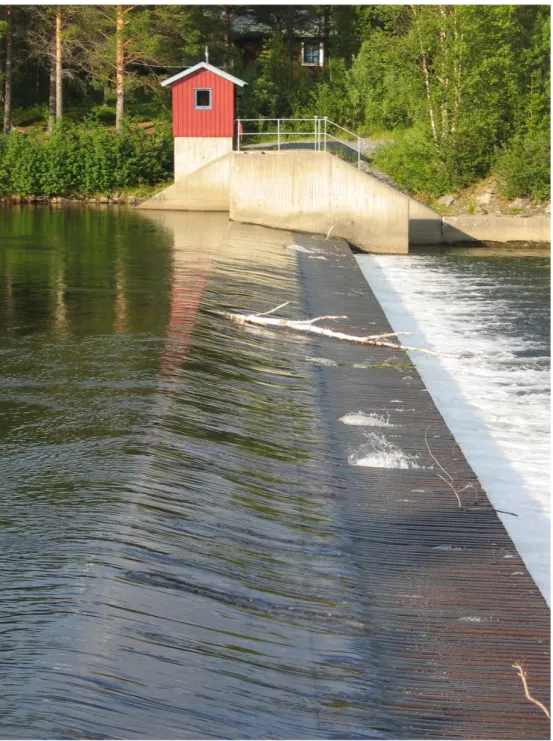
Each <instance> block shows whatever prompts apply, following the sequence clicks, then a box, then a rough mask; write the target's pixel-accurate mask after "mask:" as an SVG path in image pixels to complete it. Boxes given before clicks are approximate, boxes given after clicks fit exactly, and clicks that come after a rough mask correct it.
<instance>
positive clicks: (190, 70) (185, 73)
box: [161, 62, 248, 87]
mask: <svg viewBox="0 0 553 741" xmlns="http://www.w3.org/2000/svg"><path fill="white" fill-rule="evenodd" d="M200 69H207V70H209V71H210V72H213V74H215V75H219V77H224V79H225V80H228V81H229V82H232V83H234V84H235V85H239V86H240V87H244V85H247V84H248V83H247V82H244V80H239V79H238V77H234V76H233V75H229V73H228V72H223V70H222V69H219V68H218V67H214V66H213V65H212V64H209V63H208V62H199V63H198V64H195V65H194V66H193V67H188V68H187V69H183V71H182V72H179V73H178V74H176V75H173V77H169V78H168V79H167V80H163V82H162V83H161V86H162V87H166V86H167V85H172V84H173V83H174V82H178V81H179V80H182V79H183V78H184V77H188V75H192V74H193V73H194V72H197V71H198V70H200Z"/></svg>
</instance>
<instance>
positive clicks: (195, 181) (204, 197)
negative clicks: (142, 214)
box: [138, 154, 232, 212]
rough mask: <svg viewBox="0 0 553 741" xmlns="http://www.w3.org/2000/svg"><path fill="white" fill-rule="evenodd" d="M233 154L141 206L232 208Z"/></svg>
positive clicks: (203, 209) (145, 207)
mask: <svg viewBox="0 0 553 741" xmlns="http://www.w3.org/2000/svg"><path fill="white" fill-rule="evenodd" d="M231 163H232V155H229V154H226V155H224V156H223V157H220V158H219V159H217V160H214V161H213V162H210V163H209V164H208V165H205V166H204V167H201V168H200V169H199V170H196V172H193V173H191V174H190V175H187V176H185V177H183V178H181V179H180V180H179V181H178V182H176V183H175V184H174V185H170V186H169V187H168V188H165V190H163V191H162V192H161V193H158V194H157V195H155V196H153V197H152V198H149V199H148V200H147V201H144V203H141V204H140V206H138V208H140V209H144V210H154V209H155V210H162V211H226V212H228V211H229V182H230V166H231Z"/></svg>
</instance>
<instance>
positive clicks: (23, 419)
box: [0, 208, 545, 738]
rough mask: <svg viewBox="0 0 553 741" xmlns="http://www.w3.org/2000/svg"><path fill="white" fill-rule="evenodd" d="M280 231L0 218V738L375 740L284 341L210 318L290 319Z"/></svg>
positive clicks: (357, 643) (314, 427)
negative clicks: (285, 312) (252, 314)
mask: <svg viewBox="0 0 553 741" xmlns="http://www.w3.org/2000/svg"><path fill="white" fill-rule="evenodd" d="M289 239H290V235H288V234H286V232H282V231H275V230H271V229H264V228H261V227H255V226H246V225H239V224H232V223H230V222H228V220H227V218H226V216H225V215H222V214H211V215H206V214H182V213H181V214H178V213H165V214H164V213H156V214H155V215H154V216H152V217H147V216H144V215H141V214H138V213H133V212H126V211H125V210H120V211H109V210H105V211H102V210H94V209H87V210H85V211H81V210H78V209H68V210H51V209H44V210H42V209H33V208H21V209H6V210H4V211H2V212H0V306H1V312H0V360H1V363H0V391H1V394H0V440H1V445H0V467H1V470H2V483H3V486H2V493H3V496H2V499H1V501H0V534H1V538H0V561H1V565H2V586H3V610H2V613H1V615H0V630H1V633H2V643H1V645H2V653H1V666H0V675H1V683H2V684H1V686H2V699H1V700H0V709H1V710H0V736H2V737H3V738H46V737H48V738H52V737H55V738H90V737H92V738H380V737H386V738H393V737H394V734H395V729H394V728H393V727H392V726H391V725H390V723H389V722H387V721H386V712H387V711H386V701H385V700H381V701H380V704H381V705H382V707H383V712H381V713H378V712H375V706H378V704H379V702H378V701H377V702H373V701H372V700H374V698H375V697H376V698H378V696H379V694H380V693H381V692H383V688H382V686H381V680H378V679H377V678H376V675H377V672H378V659H377V658H376V657H372V655H371V642H370V641H371V639H370V629H369V627H368V626H367V625H365V624H364V623H363V619H364V617H363V613H362V612H359V611H358V607H357V605H358V603H359V600H358V599H357V596H356V593H355V590H356V588H357V587H356V585H357V583H358V582H357V581H356V579H357V575H356V573H355V572H354V567H353V566H352V564H351V562H350V561H351V559H350V558H349V557H348V533H347V532H345V531H344V529H343V526H342V525H341V518H340V513H339V511H337V506H338V505H337V500H338V494H339V490H338V489H339V484H338V483H337V481H336V479H335V477H334V475H333V471H332V470H331V468H330V464H329V458H330V457H331V456H329V451H328V449H327V445H328V443H327V442H325V440H326V438H325V435H324V433H323V430H322V429H321V415H320V412H319V407H318V400H317V397H316V387H317V384H316V383H315V381H314V377H313V373H314V372H315V370H314V366H313V364H312V363H311V362H309V361H308V357H309V355H310V354H311V353H310V350H309V342H308V341H307V340H306V339H305V338H302V337H300V336H294V335H287V334H277V333H274V332H270V331H266V330H264V329H263V328H257V329H256V328H245V327H238V326H236V325H234V324H232V323H230V322H227V321H226V320H223V319H222V318H221V317H220V316H219V315H217V314H216V313H214V312H216V311H217V310H224V309H251V310H252V311H264V310H267V309H270V308H272V307H273V306H275V305H277V304H280V303H282V302H283V301H290V302H291V307H293V310H294V311H297V310H298V309H299V308H300V306H301V302H300V288H299V279H298V273H297V268H296V257H295V255H294V254H293V253H292V252H291V251H288V250H284V249H283V248H282V247H283V244H285V243H286V242H287V241H289ZM378 259H379V260H380V258H378ZM383 259H384V258H383ZM432 259H433V258H432ZM381 265H384V263H381ZM413 265H414V266H415V267H417V266H418V267H419V268H421V270H419V276H420V277H421V280H422V276H423V274H424V270H422V265H423V263H420V262H419V263H417V262H416V259H415V262H414V263H413ZM432 265H434V267H432ZM466 265H467V268H468V266H469V265H474V268H473V269H474V270H476V271H478V270H480V271H481V270H482V267H483V266H484V263H478V264H477V263H476V262H471V261H467V262H466ZM501 265H502V262H501V261H498V262H495V263H494V264H493V265H492V266H491V267H490V268H489V270H490V271H492V272H493V270H495V273H494V275H495V276H496V278H495V279H494V280H497V281H499V280H500V279H501V276H502V275H503V274H504V270H503V268H502V267H501ZM458 268H459V266H455V264H453V263H452V264H451V266H450V270H448V269H444V274H445V275H446V276H447V275H456V273H455V271H456V270H458ZM542 268H543V266H542V267H540V269H539V270H537V271H534V272H533V273H531V276H530V277H529V278H528V280H527V281H526V283H524V284H523V287H524V286H526V287H527V288H528V287H530V286H531V287H532V288H534V287H535V286H536V285H538V284H539V285H541V283H540V281H541V282H542V283H543V281H544V279H543V275H544V274H543V270H542ZM425 269H426V270H427V272H429V274H430V273H431V272H432V270H433V269H434V270H437V267H436V265H435V263H432V262H429V263H428V264H427V268H425ZM461 273H462V271H461ZM453 283H454V281H453ZM492 283H493V284H494V285H495V283H494V281H492ZM480 285H482V283H481V284H480ZM519 288H520V284H517V287H514V288H513V289H512V291H511V292H512V293H513V301H514V300H515V298H514V291H515V289H516V290H519ZM429 290H430V289H429ZM482 290H483V291H485V290H486V288H485V286H483V285H482ZM509 290H511V289H509ZM504 294H508V291H507V290H505V291H504ZM528 294H529V291H526V292H523V293H521V298H520V300H521V301H523V302H525V301H526V302H528V300H529V299H528ZM543 297H544V300H545V292H543ZM494 300H497V296H494V293H493V291H492V292H491V293H489V298H488V301H489V302H492V303H493V301H494ZM532 300H534V299H532ZM509 305H510V304H509ZM501 306H502V307H504V304H501ZM502 311H503V310H502ZM540 311H541V312H542V313H543V312H544V311H545V304H544V305H543V306H542V308H541V309H540ZM503 313H504V312H503ZM481 321H482V320H481V319H480V320H479V319H478V317H472V324H474V323H478V322H481ZM531 325H532V323H531ZM470 326H472V325H470ZM514 326H515V322H513V327H514ZM516 331H519V332H523V331H526V330H525V329H519V330H516ZM516 331H515V329H513V333H514V334H516ZM532 337H534V335H532ZM438 339H439V341H440V344H442V342H443V341H444V338H443V337H441V336H440V337H437V340H438ZM535 341H536V342H538V340H535ZM541 341H542V340H540V342H541ZM543 341H545V340H543ZM513 342H515V341H514V340H513ZM532 342H534V340H532ZM515 344H516V343H515ZM517 347H518V345H517ZM532 347H533V349H532V352H531V353H530V354H528V353H527V354H526V356H524V357H530V356H531V357H530V359H529V360H527V361H524V362H527V363H530V364H532V367H534V365H533V364H535V359H532V357H533V356H534V355H535V348H534V346H532ZM540 352H541V351H540ZM522 364H523V363H522ZM505 385H507V386H508V384H505ZM540 393H541V392H540ZM521 406H524V405H521ZM517 409H518V407H517ZM517 413H518V412H517ZM535 429H536V427H533V428H532V431H533V434H535V432H534V431H535ZM542 434H543V431H542ZM536 444H539V445H541V444H542V442H541V439H540V442H539V443H538V442H536ZM371 698H372V700H371ZM371 707H372V710H371Z"/></svg>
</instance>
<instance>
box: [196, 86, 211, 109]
mask: <svg viewBox="0 0 553 741" xmlns="http://www.w3.org/2000/svg"><path fill="white" fill-rule="evenodd" d="M198 93H209V105H198ZM212 109H213V88H211V87H195V88H194V110H196V111H211V110H212Z"/></svg>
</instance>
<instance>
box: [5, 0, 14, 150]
mask: <svg viewBox="0 0 553 741" xmlns="http://www.w3.org/2000/svg"><path fill="white" fill-rule="evenodd" d="M6 21H7V29H6V86H5V89H4V127H3V134H4V136H7V135H8V134H9V133H10V129H11V125H12V63H13V7H12V6H11V5H7V6H6Z"/></svg>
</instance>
